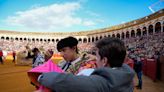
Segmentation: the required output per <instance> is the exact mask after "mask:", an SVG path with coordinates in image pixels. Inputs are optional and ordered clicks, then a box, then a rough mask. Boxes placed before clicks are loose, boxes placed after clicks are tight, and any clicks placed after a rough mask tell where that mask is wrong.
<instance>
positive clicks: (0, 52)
mask: <svg viewBox="0 0 164 92" xmlns="http://www.w3.org/2000/svg"><path fill="white" fill-rule="evenodd" d="M2 57H3V51H2V49H1V48H0V62H1V64H3V58H2Z"/></svg>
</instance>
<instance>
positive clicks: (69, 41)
mask: <svg viewBox="0 0 164 92" xmlns="http://www.w3.org/2000/svg"><path fill="white" fill-rule="evenodd" d="M77 44H78V40H77V39H76V38H74V37H71V36H69V37H67V38H64V39H61V40H60V41H59V42H58V43H57V50H58V51H59V52H60V50H61V49H62V48H64V47H70V48H72V47H74V46H76V53H78V49H77Z"/></svg>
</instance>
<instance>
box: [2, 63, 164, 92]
mask: <svg viewBox="0 0 164 92" xmlns="http://www.w3.org/2000/svg"><path fill="white" fill-rule="evenodd" d="M29 69H31V67H30V66H15V65H14V64H13V63H12V62H11V61H6V62H5V63H4V64H3V65H1V64H0V92H33V91H34V90H35V87H34V86H32V85H31V84H30V81H29V79H28V76H27V71H28V70H29ZM135 80H136V79H135ZM135 92H164V83H162V82H160V81H157V82H153V81H152V80H150V79H149V78H148V77H146V76H143V89H142V90H137V89H135Z"/></svg>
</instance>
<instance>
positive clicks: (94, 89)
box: [39, 64, 134, 92]
mask: <svg viewBox="0 0 164 92" xmlns="http://www.w3.org/2000/svg"><path fill="white" fill-rule="evenodd" d="M133 77H134V71H133V70H132V69H131V68H130V67H129V66H128V65H125V64H124V65H123V66H122V67H120V68H116V69H112V68H109V67H104V68H100V69H96V70H95V71H94V72H93V73H92V74H91V75H90V76H76V75H72V74H65V73H56V72H50V73H44V74H42V75H41V77H40V79H39V82H40V83H41V84H42V85H44V86H45V87H48V88H50V89H52V90H53V91H55V92H133Z"/></svg>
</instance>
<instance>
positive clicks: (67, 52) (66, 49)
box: [60, 47, 76, 61]
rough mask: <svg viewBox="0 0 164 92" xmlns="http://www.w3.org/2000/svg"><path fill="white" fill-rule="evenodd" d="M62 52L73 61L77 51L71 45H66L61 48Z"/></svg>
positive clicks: (65, 57) (66, 58) (67, 58)
mask: <svg viewBox="0 0 164 92" xmlns="http://www.w3.org/2000/svg"><path fill="white" fill-rule="evenodd" d="M60 53H61V55H62V56H63V58H64V59H65V60H66V61H72V59H74V54H75V53H76V49H75V48H70V47H64V48H62V49H61V50H60Z"/></svg>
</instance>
